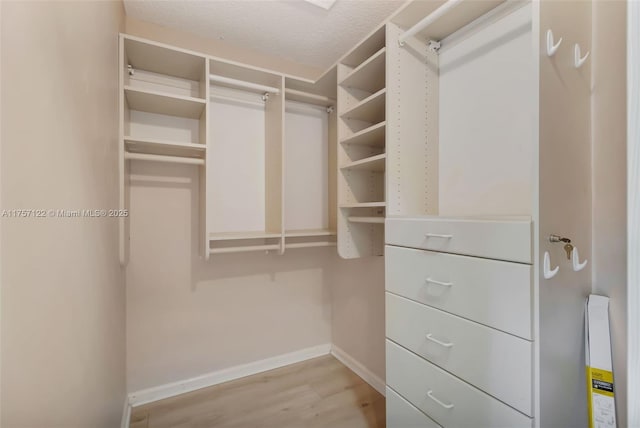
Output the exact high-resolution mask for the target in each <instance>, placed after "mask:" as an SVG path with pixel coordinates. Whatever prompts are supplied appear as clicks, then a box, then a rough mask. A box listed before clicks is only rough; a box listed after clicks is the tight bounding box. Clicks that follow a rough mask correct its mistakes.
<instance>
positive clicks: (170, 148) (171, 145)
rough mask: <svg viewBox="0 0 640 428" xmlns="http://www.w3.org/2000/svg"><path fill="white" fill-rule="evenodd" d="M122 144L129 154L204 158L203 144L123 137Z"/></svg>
mask: <svg viewBox="0 0 640 428" xmlns="http://www.w3.org/2000/svg"><path fill="white" fill-rule="evenodd" d="M124 142H125V145H126V147H127V150H128V151H129V152H131V153H145V154H152V155H165V156H186V157H197V158H201V157H204V155H205V153H206V146H205V145H204V144H196V143H183V142H175V141H165V140H156V139H152V138H136V137H131V136H125V137H124Z"/></svg>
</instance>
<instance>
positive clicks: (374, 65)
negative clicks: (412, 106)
mask: <svg viewBox="0 0 640 428" xmlns="http://www.w3.org/2000/svg"><path fill="white" fill-rule="evenodd" d="M385 53H386V48H382V49H380V50H379V51H378V52H376V53H375V54H373V55H372V56H371V57H369V59H367V60H366V61H365V62H363V63H362V64H360V65H359V66H358V67H356V68H355V69H354V70H353V71H351V72H350V73H349V74H348V75H347V77H345V78H344V79H343V80H342V82H340V85H341V86H343V87H348V88H356V89H360V90H363V91H367V92H376V91H378V90H379V89H380V88H384V84H385Z"/></svg>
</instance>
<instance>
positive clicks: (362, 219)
mask: <svg viewBox="0 0 640 428" xmlns="http://www.w3.org/2000/svg"><path fill="white" fill-rule="evenodd" d="M348 219H349V221H350V222H351V223H371V224H384V217H359V216H349V218H348Z"/></svg>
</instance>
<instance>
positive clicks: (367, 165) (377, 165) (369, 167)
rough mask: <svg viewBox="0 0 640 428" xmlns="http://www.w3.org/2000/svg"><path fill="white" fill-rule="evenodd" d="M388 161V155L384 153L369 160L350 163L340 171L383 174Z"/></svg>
mask: <svg viewBox="0 0 640 428" xmlns="http://www.w3.org/2000/svg"><path fill="white" fill-rule="evenodd" d="M386 159H387V155H386V154H385V153H383V154H381V155H376V156H371V157H369V158H365V159H361V160H359V161H355V162H351V163H348V164H346V165H344V166H342V167H340V169H350V170H363V171H373V172H383V171H384V169H385V163H386Z"/></svg>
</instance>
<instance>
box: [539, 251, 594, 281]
mask: <svg viewBox="0 0 640 428" xmlns="http://www.w3.org/2000/svg"><path fill="white" fill-rule="evenodd" d="M587 263H589V261H588V260H586V259H585V260H584V261H583V262H580V253H578V248H577V247H573V249H572V250H571V267H572V268H573V271H574V272H579V271H581V270H582V269H584V268H585V267H586V266H587ZM559 271H560V266H556V267H555V268H553V269H551V256H550V255H549V252H548V251H545V252H544V260H543V262H542V274H543V276H544V279H551V278H553V277H554V276H556V275H557V274H558V272H559Z"/></svg>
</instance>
